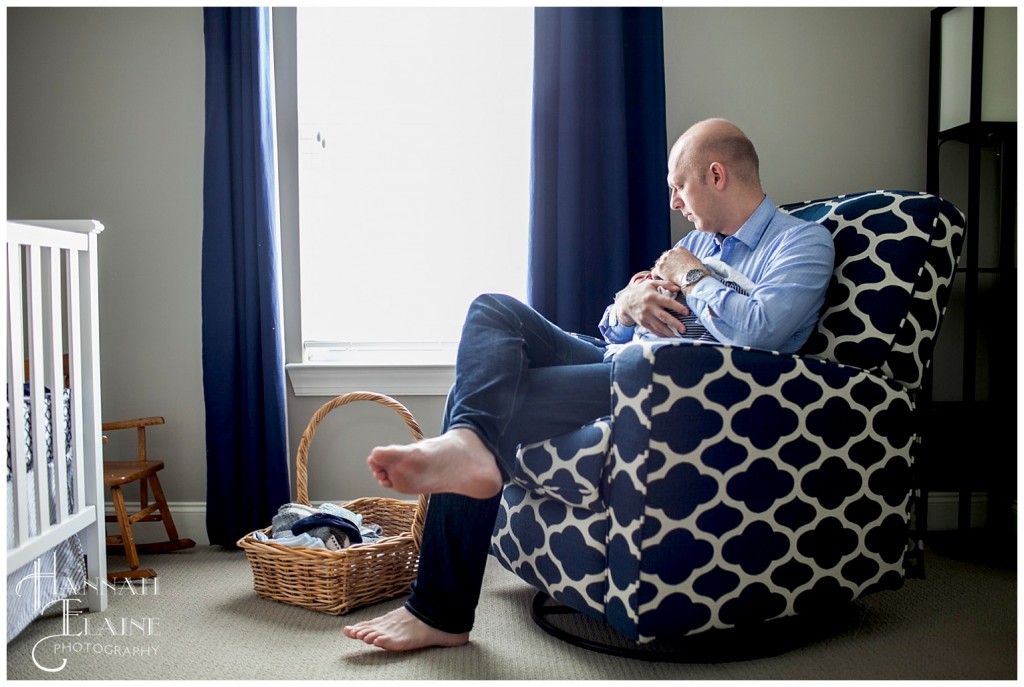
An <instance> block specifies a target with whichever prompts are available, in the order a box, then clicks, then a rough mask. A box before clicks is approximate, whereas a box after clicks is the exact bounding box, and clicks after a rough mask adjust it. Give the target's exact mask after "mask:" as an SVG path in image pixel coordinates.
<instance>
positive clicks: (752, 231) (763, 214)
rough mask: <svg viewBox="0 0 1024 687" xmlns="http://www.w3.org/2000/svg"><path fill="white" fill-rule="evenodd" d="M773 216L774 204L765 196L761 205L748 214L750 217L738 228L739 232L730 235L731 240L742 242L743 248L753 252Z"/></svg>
mask: <svg viewBox="0 0 1024 687" xmlns="http://www.w3.org/2000/svg"><path fill="white" fill-rule="evenodd" d="M774 216H775V203H774V202H773V201H772V199H771V198H769V197H768V196H767V195H765V197H764V200H762V201H761V204H760V205H758V206H757V207H756V208H755V209H754V211H753V212H752V213H750V217H748V218H747V221H746V222H744V223H743V224H742V226H740V228H739V231H737V232H736V233H735V234H733V235H732V238H735V239H737V240H739V241H742V242H743V244H744V245H745V246H747V247H748V248H750V249H751V250H753V249H754V248H755V247H757V244H758V243H759V242H760V241H761V237H762V236H763V235H764V230H765V229H767V228H768V224H769V223H770V222H771V221H772V218H773V217H774ZM726 238H728V237H726Z"/></svg>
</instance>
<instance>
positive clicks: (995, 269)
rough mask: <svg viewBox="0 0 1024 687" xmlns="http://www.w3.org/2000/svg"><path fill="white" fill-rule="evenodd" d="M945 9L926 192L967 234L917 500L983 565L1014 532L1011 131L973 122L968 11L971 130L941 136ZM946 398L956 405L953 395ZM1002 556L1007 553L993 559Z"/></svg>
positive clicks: (978, 89)
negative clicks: (949, 516) (946, 503)
mask: <svg viewBox="0 0 1024 687" xmlns="http://www.w3.org/2000/svg"><path fill="white" fill-rule="evenodd" d="M952 9H953V8H939V9H935V10H933V11H932V15H931V55H930V83H929V109H928V112H929V121H928V156H927V165H928V170H927V185H928V191H929V192H930V193H934V194H936V195H941V196H943V197H944V198H947V199H948V200H951V201H952V202H954V203H955V204H956V205H957V206H958V207H960V208H961V209H962V210H964V212H965V214H966V220H967V222H966V234H965V244H964V249H963V252H962V255H961V258H960V263H959V266H958V269H957V272H956V276H955V278H954V283H953V297H952V299H951V303H950V307H949V308H948V309H947V312H946V317H945V319H944V322H943V325H942V330H941V331H940V333H939V338H938V340H937V342H936V357H935V359H934V361H933V367H932V369H931V370H930V371H929V374H928V376H927V378H926V381H925V389H924V393H923V394H922V398H921V400H922V403H921V409H922V415H923V422H924V427H923V432H922V435H923V447H922V454H923V456H922V458H923V461H922V462H924V464H925V465H924V466H923V467H924V470H923V472H924V482H925V485H926V488H928V489H931V490H932V491H955V492H957V493H958V502H957V509H958V510H957V529H956V533H955V536H953V537H951V538H948V541H950V542H951V546H952V547H953V548H954V549H956V550H958V551H960V552H961V553H964V554H965V555H977V554H978V553H982V554H985V555H987V554H989V553H995V552H994V551H993V547H1001V546H1003V544H1001V543H996V542H995V540H1000V541H1002V540H1003V539H1004V538H1007V537H1009V536H1010V535H1014V528H1015V524H1014V520H1015V512H1014V511H1015V508H1016V460H1017V457H1016V409H1017V392H1016V371H1017V352H1016V350H1017V346H1016V329H1017V327H1016V324H1017V320H1016V318H1017V314H1016V313H1017V306H1016V292H1017V289H1016V284H1017V275H1016V260H1015V251H1016V234H1017V195H1016V193H1017V124H1016V122H1015V121H1011V122H1007V121H985V120H984V119H982V81H983V78H982V75H983V66H984V65H983V59H984V49H983V43H984V38H985V19H986V13H985V8H983V7H976V8H973V9H970V10H969V11H971V12H972V24H971V27H972V28H971V30H972V32H973V36H972V40H971V48H970V59H971V64H970V94H969V98H970V102H969V121H967V122H966V123H963V124H958V125H957V126H953V127H950V128H947V129H945V130H943V129H941V128H940V89H941V87H942V80H941V76H942V75H941V64H942V49H943V46H942V29H941V26H942V19H943V16H944V15H945V14H946V13H947V12H949V11H951V10H952ZM942 351H945V353H946V355H945V356H944V357H943V356H940V355H939V354H940V352H942ZM957 375H959V377H960V379H959V384H958V385H957V384H956V380H955V378H956V376H957ZM954 387H958V393H950V390H951V388H954ZM940 390H941V393H937V392H939V391H940ZM976 492H982V493H984V494H986V495H987V503H988V518H987V522H986V525H985V527H984V528H981V531H978V529H972V527H971V524H972V523H971V509H972V500H973V494H974V493H976ZM1013 539H1015V536H1013ZM1013 539H1011V541H1010V542H1009V543H1010V544H1011V545H1012V546H1013V547H1014V551H1015V544H1014V542H1013ZM979 549H984V551H979ZM1006 553H1007V551H1006V549H1005V547H1004V548H1003V549H1002V550H1001V555H1005V554H1006ZM1014 555H1015V554H1014Z"/></svg>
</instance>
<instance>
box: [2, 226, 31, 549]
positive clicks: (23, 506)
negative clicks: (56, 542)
mask: <svg viewBox="0 0 1024 687" xmlns="http://www.w3.org/2000/svg"><path fill="white" fill-rule="evenodd" d="M21 256H22V249H21V246H18V245H17V244H13V245H12V244H8V245H7V294H8V295H7V350H8V356H7V379H8V380H9V381H10V386H9V387H8V399H7V408H8V412H9V413H10V423H11V424H10V433H11V436H10V439H11V462H12V465H11V488H12V489H11V490H12V499H13V500H14V503H13V504H12V505H13V512H14V542H13V544H14V546H16V547H17V546H21V545H23V544H24V543H25V542H26V541H28V532H29V529H28V503H27V500H26V498H25V494H27V493H28V489H29V488H31V485H29V484H28V473H27V472H26V470H25V461H26V460H27V459H28V451H27V449H26V447H25V419H26V413H25V402H24V396H23V393H24V392H23V391H22V389H23V388H24V385H25V365H24V360H25V342H24V338H23V334H22V333H23V332H24V331H25V325H24V316H23V312H22V308H21V307H20V305H21V303H23V299H22V288H21V274H22V271H21Z"/></svg>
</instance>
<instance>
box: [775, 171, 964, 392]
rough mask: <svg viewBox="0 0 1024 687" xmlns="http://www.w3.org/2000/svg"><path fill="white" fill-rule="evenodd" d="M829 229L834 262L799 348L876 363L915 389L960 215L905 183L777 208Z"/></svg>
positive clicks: (948, 278) (868, 366)
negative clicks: (818, 311)
mask: <svg viewBox="0 0 1024 687" xmlns="http://www.w3.org/2000/svg"><path fill="white" fill-rule="evenodd" d="M781 209H782V210H783V211H785V212H789V213H790V214H793V215H796V216H798V217H800V218H802V219H806V220H811V221H816V222H819V223H821V224H822V225H824V226H825V228H826V229H828V230H829V231H831V232H832V236H833V239H834V241H835V246H836V262H835V271H834V272H833V276H832V280H831V283H830V284H829V287H828V290H827V292H826V294H825V307H824V309H823V310H822V315H821V319H820V320H819V322H818V327H817V329H816V330H815V332H814V333H813V334H812V335H811V338H810V340H808V342H807V344H806V345H805V346H804V348H803V350H802V351H801V353H803V354H805V355H811V356H815V357H820V358H825V359H827V360H833V361H835V362H839V363H845V364H848V365H855V366H857V367H860V368H862V369H865V370H879V371H881V372H882V373H883V374H884V375H886V376H887V377H890V378H892V379H895V380H897V381H899V382H900V383H902V384H904V385H906V386H907V387H908V388H911V389H914V388H917V387H919V386H920V385H921V380H922V378H923V375H924V370H925V366H926V365H927V363H928V361H930V360H931V357H932V343H933V341H934V339H935V335H936V333H937V331H938V327H939V322H940V320H941V318H942V313H943V310H944V309H945V306H946V303H947V301H948V300H949V288H950V282H952V279H953V274H954V268H955V266H956V260H957V256H959V254H960V248H961V245H962V243H963V234H964V216H963V213H961V212H960V211H959V210H958V209H957V208H956V207H955V206H954V205H953V204H952V203H950V202H949V201H946V200H943V199H941V198H938V197H936V196H932V195H928V194H924V193H914V192H909V191H874V192H870V193H857V194H851V195H846V196H840V197H837V198H829V199H825V200H816V201H808V202H805V203H797V204H792V205H784V206H782V208H781Z"/></svg>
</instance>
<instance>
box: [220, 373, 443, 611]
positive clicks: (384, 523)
mask: <svg viewBox="0 0 1024 687" xmlns="http://www.w3.org/2000/svg"><path fill="white" fill-rule="evenodd" d="M353 401H374V402H376V403H380V404H381V405H384V406H387V407H388V408H391V409H392V410H394V411H395V412H397V413H398V414H399V415H400V416H401V417H402V419H403V420H405V424H406V425H408V427H409V430H410V431H411V432H412V435H413V437H414V438H415V439H416V440H417V441H418V440H420V439H422V438H423V433H422V432H421V431H420V428H419V425H418V424H416V420H415V419H413V417H412V414H411V413H409V411H408V410H406V408H405V406H403V405H402V404H400V403H399V402H398V401H395V400H394V399H392V398H389V397H388V396H384V395H381V394H375V393H370V392H365V391H357V392H353V393H350V394H345V395H343V396H338V397H337V398H335V399H332V400H331V401H328V402H327V403H325V404H324V405H323V406H321V407H320V409H319V410H317V412H316V413H315V414H314V415H313V417H312V419H310V421H309V424H308V425H307V426H306V431H305V432H303V434H302V440H301V441H300V442H299V450H298V456H297V458H296V464H295V473H296V477H297V480H296V499H297V501H298V502H299V503H302V504H305V505H307V506H308V505H309V491H308V484H307V482H306V464H307V461H308V452H309V444H310V442H311V441H312V440H313V435H314V434H315V433H316V428H317V425H319V424H320V421H321V420H323V418H324V417H325V416H326V415H327V414H328V413H330V412H331V411H332V410H334V409H335V408H338V407H339V406H343V405H345V404H346V403H351V402H353ZM344 506H345V507H346V508H348V509H349V510H351V511H352V512H354V513H358V514H360V515H362V516H363V522H364V523H366V524H370V523H373V524H377V525H380V526H381V528H382V529H383V535H384V536H383V537H382V538H381V539H379V540H377V541H376V542H372V543H366V544H354V545H352V546H350V547H348V548H345V549H342V550H341V551H327V550H324V549H311V548H306V547H293V546H285V545H283V544H276V543H274V542H273V541H260V540H258V539H256V537H255V536H254V534H255V533H250V534H247V535H246V536H244V537H242V538H241V539H239V540H238V546H240V547H241V548H242V549H244V550H245V554H246V556H247V557H248V558H249V564H250V565H251V566H252V576H253V586H254V587H255V589H256V593H257V594H258V595H260V596H261V597H263V598H265V599H272V600H274V601H281V602H283V603H286V604H292V605H294V606H302V607H304V608H309V609H311V610H314V611H322V612H323V613H330V614H332V615H340V614H342V613H347V612H349V611H351V610H353V609H355V608H359V607H361V606H366V605H369V604H372V603H376V602H378V601H383V600H385V599H390V598H393V597H396V596H400V595H402V594H405V593H407V592H408V591H409V584H410V583H411V582H412V581H413V579H414V578H415V577H416V566H417V563H418V561H419V551H420V541H421V539H422V537H423V523H424V519H425V518H426V511H427V496H426V495H420V497H419V500H418V501H417V502H416V503H408V502H405V501H400V500H398V499H389V498H361V499H356V500H355V501H351V502H349V503H346V504H344ZM262 531H263V532H264V533H265V534H266V535H267V536H268V537H269V536H270V533H271V528H269V527H268V528H266V529H264V530H262Z"/></svg>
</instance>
